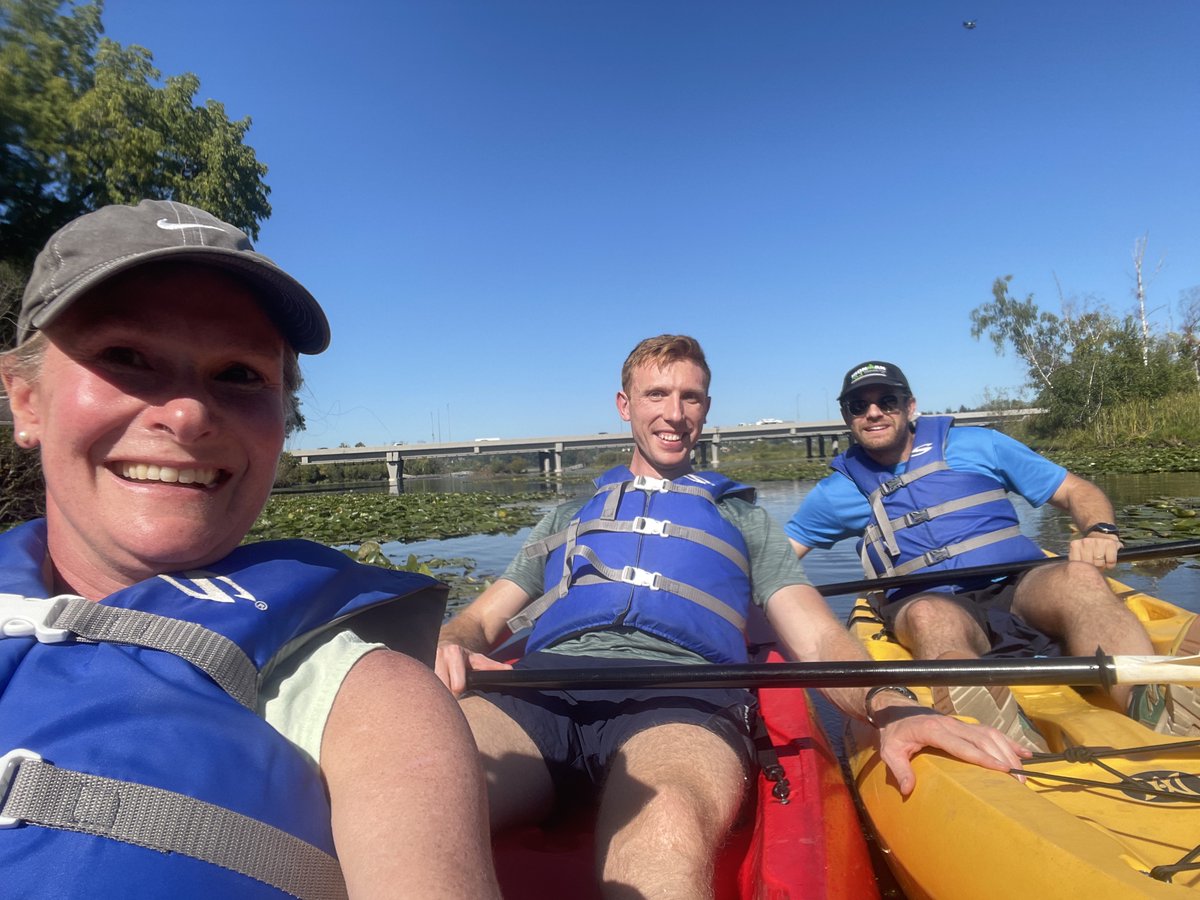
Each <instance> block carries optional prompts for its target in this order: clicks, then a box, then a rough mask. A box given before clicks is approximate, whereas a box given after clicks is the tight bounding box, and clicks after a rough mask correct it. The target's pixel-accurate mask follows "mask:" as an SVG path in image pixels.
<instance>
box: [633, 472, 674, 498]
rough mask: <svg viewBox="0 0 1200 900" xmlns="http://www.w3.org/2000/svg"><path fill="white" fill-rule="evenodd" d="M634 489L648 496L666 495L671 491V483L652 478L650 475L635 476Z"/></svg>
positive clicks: (662, 479) (663, 479)
mask: <svg viewBox="0 0 1200 900" xmlns="http://www.w3.org/2000/svg"><path fill="white" fill-rule="evenodd" d="M633 489H634V490H635V491H645V492H646V493H647V494H652V493H655V492H657V493H660V494H665V493H666V492H667V491H669V490H670V489H671V482H669V481H668V480H667V479H665V478H651V477H650V476H649V475H635V476H633Z"/></svg>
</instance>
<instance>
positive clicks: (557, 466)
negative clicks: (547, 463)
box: [554, 441, 563, 475]
mask: <svg viewBox="0 0 1200 900" xmlns="http://www.w3.org/2000/svg"><path fill="white" fill-rule="evenodd" d="M562 458H563V445H562V442H561V441H560V442H559V443H557V444H555V445H554V474H555V475H561V474H562V471H563V462H562Z"/></svg>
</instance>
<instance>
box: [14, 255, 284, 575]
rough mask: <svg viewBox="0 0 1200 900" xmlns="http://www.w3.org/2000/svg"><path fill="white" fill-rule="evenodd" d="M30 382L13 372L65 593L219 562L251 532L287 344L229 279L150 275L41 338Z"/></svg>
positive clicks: (123, 282) (75, 311) (102, 295)
mask: <svg viewBox="0 0 1200 900" xmlns="http://www.w3.org/2000/svg"><path fill="white" fill-rule="evenodd" d="M46 338H47V339H48V343H47V346H46V351H45V355H44V357H43V359H42V362H41V366H40V369H39V371H38V372H37V374H36V377H34V378H31V379H29V380H25V379H23V378H21V377H20V376H19V375H17V376H15V377H13V376H10V377H9V379H8V380H9V382H10V383H9V392H10V397H11V400H12V407H13V416H14V422H15V426H14V427H15V428H16V429H19V430H20V431H24V432H25V433H26V434H27V435H28V437H29V439H30V440H35V441H36V442H37V443H39V444H40V445H41V453H42V467H43V471H44V473H45V477H46V518H47V524H48V528H49V542H50V556H51V560H52V562H53V565H54V567H55V569H56V572H57V575H56V580H57V581H58V582H60V584H59V586H60V588H69V589H70V590H72V591H74V592H76V593H80V594H83V595H84V596H89V597H93V598H96V597H102V596H106V595H107V594H108V593H111V592H112V591H113V590H116V589H118V588H120V587H123V586H126V585H127V584H132V583H134V582H136V581H139V580H141V579H143V578H146V577H150V576H152V575H156V574H159V573H162V572H169V571H179V570H186V569H190V568H195V567H199V566H203V565H206V564H209V563H212V562H215V561H216V560H218V559H220V558H222V557H223V556H225V555H226V554H227V553H229V552H230V551H231V550H232V549H233V548H234V547H236V546H237V545H238V544H239V543H240V542H241V540H242V538H243V537H244V535H245V534H246V532H247V531H248V530H249V528H250V526H251V525H252V524H253V523H254V520H255V519H256V518H257V516H258V514H259V512H260V511H261V509H262V506H263V504H264V503H265V502H266V499H267V496H268V495H269V493H270V490H271V486H272V484H273V482H274V478H275V470H276V465H277V463H278V460H279V453H280V450H281V449H282V446H283V436H284V417H285V399H286V393H285V388H284V383H283V382H284V375H283V373H284V365H285V359H286V354H287V353H289V352H290V351H289V349H288V348H287V344H286V342H285V340H284V338H283V336H282V335H281V334H280V332H279V330H278V328H276V327H275V325H274V324H272V322H271V321H270V319H269V318H268V317H267V316H266V314H265V313H263V311H262V310H261V309H260V307H259V305H258V303H257V301H256V299H255V295H254V293H253V292H252V291H251V290H250V289H249V288H248V287H247V286H246V285H245V284H243V283H242V282H241V281H239V280H238V279H236V278H234V277H232V276H230V275H226V274H224V273H223V272H220V271H218V270H214V269H210V268H204V267H199V266H192V265H171V266H147V267H143V268H140V269H136V270H134V271H133V272H131V273H130V274H128V275H125V276H117V277H115V278H113V279H112V280H110V281H108V282H105V283H104V284H102V285H101V286H99V287H98V288H96V289H95V290H94V291H92V292H91V293H89V294H88V295H87V296H86V297H84V298H81V299H80V300H78V301H77V302H76V304H75V305H74V306H73V307H72V308H71V309H69V310H67V311H66V312H65V313H64V314H63V315H62V316H61V317H60V318H59V319H58V320H56V321H55V322H54V323H53V324H52V325H51V326H50V327H49V328H48V329H47V331H46Z"/></svg>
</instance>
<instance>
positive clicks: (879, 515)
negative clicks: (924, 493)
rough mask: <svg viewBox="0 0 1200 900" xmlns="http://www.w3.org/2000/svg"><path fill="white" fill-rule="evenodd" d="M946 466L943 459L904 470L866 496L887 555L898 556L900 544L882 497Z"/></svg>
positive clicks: (888, 495) (942, 469)
mask: <svg viewBox="0 0 1200 900" xmlns="http://www.w3.org/2000/svg"><path fill="white" fill-rule="evenodd" d="M948 468H949V466H947V465H946V463H945V462H944V461H943V460H938V461H937V462H932V463H930V464H929V465H927V466H921V467H920V468H918V469H913V470H912V471H911V472H905V473H904V474H903V475H897V476H896V477H895V478H892V479H889V480H888V481H885V482H884V483H883V484H881V485H880V486H879V487H878V488H876V489H875V490H874V491H872V492H871V495H870V496H869V497H867V502H868V503H870V504H871V519H872V520H873V521H874V522H875V523H876V525H877V527H878V533H879V536H880V537H881V538H882V540H883V543H884V545H885V546H886V547H887V552H888V556H893V557H894V556H899V555H900V545H899V544H897V543H896V534H895V532H894V531H893V530H892V525H891V519H889V518H888V514H887V509H886V508H885V507H884V505H883V498H884V497H890V496H891V495H892V494H894V493H896V491H898V490H900V488H902V487H907V486H908V485H910V484H912V483H913V482H914V481H919V480H920V479H922V478H924V477H925V476H926V475H932V474H933V473H934V472H941V471H944V470H946V469H948Z"/></svg>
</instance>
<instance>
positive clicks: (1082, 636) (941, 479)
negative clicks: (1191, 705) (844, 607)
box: [785, 360, 1194, 749]
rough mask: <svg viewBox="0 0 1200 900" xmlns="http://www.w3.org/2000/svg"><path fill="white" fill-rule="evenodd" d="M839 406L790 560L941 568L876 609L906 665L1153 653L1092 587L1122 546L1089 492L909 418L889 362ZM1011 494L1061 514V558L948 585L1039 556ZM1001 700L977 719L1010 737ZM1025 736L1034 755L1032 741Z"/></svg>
mask: <svg viewBox="0 0 1200 900" xmlns="http://www.w3.org/2000/svg"><path fill="white" fill-rule="evenodd" d="M838 402H839V403H840V404H841V409H842V417H843V419H844V420H845V422H846V425H847V426H848V427H849V428H850V433H851V435H852V436H853V438H854V442H855V445H854V446H852V447H851V448H850V449H849V450H847V451H846V452H845V453H843V454H841V455H840V456H838V457H837V458H836V459H834V460H833V462H832V463H831V464H830V465H831V467H832V468H833V469H834V472H833V474H831V475H829V476H827V477H826V478H824V479H823V480H822V481H821V482H819V483H818V484H817V486H816V487H815V488H814V489H813V490H812V491H811V492H810V493H809V495H808V496H807V497H806V498H805V500H804V502H803V503H802V504H801V506H800V508H799V509H798V510H797V512H796V514H795V515H794V516H793V517H792V519H791V520H790V521H789V522H788V523H787V525H786V527H785V530H786V532H787V535H788V537H789V539H790V540H791V542H792V546H793V548H794V549H795V551H796V554H797V556H800V557H803V556H804V555H805V554H806V553H808V551H809V550H810V549H811V548H813V547H819V548H826V549H827V548H829V547H831V546H833V544H835V543H836V542H837V541H840V540H842V539H844V538H848V537H857V538H859V552H860V555H861V558H862V563H863V570H864V572H865V573H866V574H867V576H868V577H886V576H903V575H907V574H909V573H913V572H918V571H922V572H923V571H928V570H937V569H945V570H947V581H946V583H945V584H944V585H938V586H934V587H909V588H903V587H902V588H896V589H894V590H892V591H889V592H888V593H887V597H886V600H885V601H884V602H883V603H882V604H881V605H880V607H879V612H880V615H881V616H882V618H883V620H884V622H885V624H886V625H887V627H888V628H889V629H890V630H891V631H892V632H893V633H894V634H895V635H896V636H897V638H898V639H899V640H900V642H901V643H903V644H904V645H905V646H906V647H908V648H909V649H910V650H911V651H912V652H913V655H914V656H916V657H918V658H922V659H935V658H938V657H974V656H982V655H984V654H991V655H1045V654H1059V653H1061V652H1062V651H1063V650H1064V649H1065V651H1066V652H1067V653H1070V654H1072V655H1078V656H1086V655H1090V654H1092V653H1094V652H1095V651H1096V648H1097V647H1101V648H1103V650H1104V652H1105V653H1109V654H1133V655H1147V654H1150V653H1152V652H1153V649H1152V646H1151V643H1150V640H1149V638H1148V637H1147V635H1146V633H1145V631H1144V630H1143V629H1142V627H1141V625H1140V624H1139V623H1138V621H1137V618H1136V617H1135V616H1134V615H1133V613H1131V612H1130V611H1129V610H1128V609H1126V608H1125V606H1124V605H1123V604H1122V603H1121V602H1120V601H1119V600H1118V599H1117V598H1116V596H1115V595H1114V594H1113V593H1112V591H1110V590H1109V588H1108V585H1107V582H1106V581H1105V578H1104V575H1103V572H1104V570H1105V569H1110V568H1112V567H1113V566H1114V565H1115V564H1116V561H1117V551H1118V550H1119V549H1120V547H1121V537H1120V532H1119V530H1118V529H1117V527H1116V525H1114V524H1113V508H1112V504H1111V503H1110V502H1109V500H1108V498H1107V497H1106V496H1105V495H1104V493H1103V492H1102V491H1101V490H1100V489H1099V488H1098V487H1096V486H1095V485H1094V484H1092V483H1091V482H1090V481H1086V480H1085V479H1083V478H1079V477H1078V476H1076V475H1073V474H1071V473H1070V472H1068V471H1067V470H1066V469H1064V468H1063V467H1061V466H1059V465H1056V464H1054V463H1052V462H1050V461H1049V460H1048V459H1046V458H1045V457H1043V456H1041V455H1040V454H1038V453H1036V452H1034V451H1033V450H1031V449H1029V448H1028V447H1026V446H1025V445H1024V444H1021V443H1019V442H1018V441H1015V440H1013V439H1012V438H1009V437H1007V436H1006V435H1004V434H1001V433H1000V432H997V431H993V430H991V429H987V428H955V427H952V426H953V424H954V420H953V418H952V417H950V416H920V417H918V416H917V404H916V400H915V399H914V397H913V394H912V390H911V388H910V387H909V384H908V379H907V378H906V377H905V375H904V373H903V372H902V371H901V370H900V368H899V367H898V366H896V365H894V364H892V363H889V362H884V361H882V360H868V361H867V362H864V363H861V364H860V365H857V366H855V367H854V368H852V369H851V370H850V371H849V372H847V373H846V376H845V378H844V379H843V381H842V391H841V393H840V394H839V395H838ZM1010 491H1011V492H1013V493H1016V494H1020V495H1021V496H1022V497H1024V498H1025V500H1026V501H1028V502H1029V503H1030V504H1031V505H1032V506H1035V507H1037V506H1041V505H1042V504H1043V503H1047V502H1048V503H1050V504H1051V505H1053V506H1055V507H1057V508H1058V509H1061V510H1063V511H1064V512H1066V513H1067V514H1068V515H1070V516H1071V519H1072V521H1073V522H1074V523H1075V526H1076V527H1077V528H1078V529H1079V534H1080V536H1079V538H1077V539H1076V540H1073V541H1071V544H1070V553H1069V556H1068V559H1067V560H1065V561H1063V562H1062V563H1056V564H1051V565H1046V566H1040V567H1038V568H1036V569H1032V570H1028V571H1026V572H1025V573H1023V574H1020V575H1016V576H1013V577H1009V578H1002V579H999V580H992V579H989V578H986V577H985V578H982V579H980V578H976V579H969V580H966V581H962V580H959V581H956V580H954V578H953V574H952V573H953V570H954V569H960V568H965V567H969V566H978V565H990V564H1002V563H1008V562H1018V561H1021V560H1027V559H1035V558H1038V557H1040V556H1041V555H1042V553H1041V550H1040V549H1039V548H1038V546H1037V545H1036V544H1035V543H1034V542H1033V541H1031V540H1030V539H1029V538H1027V537H1025V536H1024V535H1022V534H1021V530H1020V527H1019V523H1018V521H1017V513H1016V509H1015V508H1014V507H1013V505H1012V503H1011V501H1009V500H1008V498H1007V494H1008V492H1010ZM987 693H988V692H987V691H983V690H982V689H981V690H976V691H973V692H969V691H966V690H965V689H964V690H963V691H959V692H958V696H959V697H961V699H962V702H963V703H966V702H971V703H978V702H980V700H981V699H984V700H986V698H981V697H980V696H973V695H981V694H987ZM1112 695H1113V699H1114V700H1115V701H1116V702H1117V703H1118V704H1120V706H1121V708H1122V709H1125V708H1127V707H1129V706H1130V705H1133V706H1135V707H1139V710H1138V711H1139V715H1138V716H1137V717H1138V718H1143V720H1145V719H1147V718H1149V716H1147V715H1146V714H1145V712H1144V711H1141V710H1140V707H1141V706H1143V705H1145V702H1144V691H1139V692H1137V693H1135V695H1134V699H1135V700H1136V701H1138V702H1137V703H1133V704H1131V698H1130V688H1129V687H1128V686H1115V687H1114V688H1113V689H1112ZM935 696H936V695H935ZM1010 699H1011V698H1007V697H1006V698H1002V699H1001V700H1000V701H996V702H997V703H998V705H999V707H1000V709H998V710H997V709H995V708H993V709H992V710H985V711H986V712H989V713H990V714H989V715H988V716H987V717H986V718H988V719H991V720H993V721H992V724H996V725H997V726H998V727H1001V730H1005V731H1007V733H1008V734H1009V736H1010V737H1013V738H1015V739H1018V740H1020V739H1021V736H1022V734H1023V733H1024V732H1023V730H1022V729H1021V723H1020V721H1019V719H1018V716H1017V715H1016V706H1015V703H1011V702H1010ZM944 702H945V703H946V704H948V705H949V704H952V699H951V698H950V697H946V698H944ZM944 711H948V710H944ZM960 711H965V710H961V709H960ZM1134 712H1135V710H1131V714H1134ZM971 715H976V710H975V709H973V710H972V712H971ZM977 717H978V716H977ZM1149 724H1152V725H1155V726H1159V728H1160V730H1166V729H1167V728H1168V727H1169V728H1171V729H1172V730H1174V731H1175V733H1184V732H1185V731H1186V730H1190V729H1192V728H1194V725H1193V724H1191V723H1182V722H1172V723H1169V724H1168V723H1167V722H1166V721H1165V720H1164V721H1162V722H1158V721H1154V722H1151V723H1149ZM1002 726H1003V727H1002ZM1031 737H1032V741H1033V744H1034V746H1035V747H1036V745H1037V740H1038V738H1037V737H1036V736H1031ZM1037 749H1044V747H1037Z"/></svg>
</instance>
